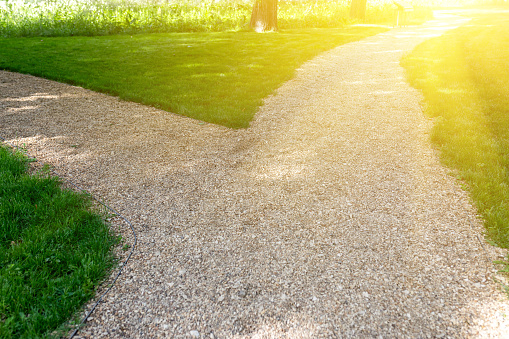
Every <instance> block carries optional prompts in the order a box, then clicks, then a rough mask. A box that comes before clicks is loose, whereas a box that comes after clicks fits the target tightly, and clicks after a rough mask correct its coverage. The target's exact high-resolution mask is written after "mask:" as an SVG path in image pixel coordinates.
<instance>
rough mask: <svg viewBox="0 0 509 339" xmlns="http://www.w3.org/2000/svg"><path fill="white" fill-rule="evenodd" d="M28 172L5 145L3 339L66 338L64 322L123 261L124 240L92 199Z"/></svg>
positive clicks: (0, 266)
mask: <svg viewBox="0 0 509 339" xmlns="http://www.w3.org/2000/svg"><path fill="white" fill-rule="evenodd" d="M27 169H28V160H27V158H25V157H24V156H23V155H21V154H20V153H12V152H11V150H10V149H7V148H5V147H4V146H0V338H40V337H48V336H52V335H51V334H52V333H53V331H55V330H59V331H64V332H63V333H60V334H61V335H62V334H64V335H65V328H63V325H62V324H64V323H65V322H66V321H67V320H68V319H69V318H70V317H71V316H72V315H73V314H75V312H76V311H77V310H78V309H79V308H80V307H81V306H82V305H83V304H84V303H85V302H86V301H88V300H89V299H90V298H91V297H92V296H93V295H94V292H95V288H96V286H97V284H98V283H100V282H101V281H102V280H103V279H104V278H105V277H106V276H107V274H108V272H109V270H110V269H111V268H112V267H113V265H114V264H115V259H114V257H113V254H112V252H111V248H112V246H113V245H114V244H116V243H117V240H118V239H117V238H116V237H114V236H113V235H112V234H111V233H110V230H109V227H108V225H107V224H105V223H104V222H103V218H102V216H101V215H100V214H98V213H95V212H91V208H92V203H91V201H90V199H89V198H88V197H86V196H84V195H83V194H78V193H75V192H73V191H69V190H62V189H61V187H60V181H59V179H58V178H55V177H50V176H49V175H48V174H47V172H46V173H45V172H41V173H39V174H38V175H29V174H28V173H27ZM56 333H58V332H55V333H53V334H56Z"/></svg>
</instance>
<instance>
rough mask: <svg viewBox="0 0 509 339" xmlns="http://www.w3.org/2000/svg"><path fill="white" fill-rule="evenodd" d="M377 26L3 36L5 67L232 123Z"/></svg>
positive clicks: (243, 122)
mask: <svg viewBox="0 0 509 339" xmlns="http://www.w3.org/2000/svg"><path fill="white" fill-rule="evenodd" d="M383 31H386V29H384V28H378V27H345V28H324V29H298V30H287V31H281V32H278V33H263V34H260V33H254V32H217V33H164V34H163V33H161V34H139V35H133V36H132V37H131V36H126V35H118V36H99V37H54V38H41V37H39V38H8V39H0V69H7V70H11V71H16V72H21V73H29V74H33V75H36V76H40V77H45V78H48V79H52V80H57V81H62V82H67V83H70V84H75V85H79V86H83V87H85V88H88V89H92V90H95V91H100V92H104V93H109V94H112V95H117V96H119V97H120V98H122V99H125V100H129V101H135V102H139V103H142V104H146V105H151V106H154V107H157V108H161V109H164V110H167V111H170V112H174V113H177V114H181V115H185V116H188V117H191V118H194V119H199V120H203V121H207V122H211V123H215V124H220V125H224V126H227V127H231V128H245V127H248V126H249V122H250V121H251V120H252V118H253V116H254V114H255V113H256V112H257V110H258V107H259V106H260V105H261V104H262V100H263V98H265V97H266V96H268V95H270V94H271V93H273V92H274V91H275V90H276V89H277V88H278V87H279V86H280V85H281V84H282V83H283V82H285V81H287V80H289V79H291V78H292V77H293V75H294V73H295V69H296V68H298V67H299V66H300V65H302V64H303V63H304V62H305V61H307V60H309V59H311V58H313V57H314V56H316V55H318V54H319V53H321V52H324V51H326V50H329V49H331V48H334V47H336V46H339V45H342V44H345V43H348V42H351V41H356V40H360V39H363V38H365V37H367V36H370V35H374V34H377V33H380V32H383Z"/></svg>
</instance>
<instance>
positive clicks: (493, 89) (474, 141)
mask: <svg viewBox="0 0 509 339" xmlns="http://www.w3.org/2000/svg"><path fill="white" fill-rule="evenodd" d="M508 60H509V17H508V15H507V13H504V14H491V15H484V16H479V17H477V18H475V19H474V20H473V21H472V22H470V23H469V24H467V25H466V26H464V27H462V28H459V29H456V30H454V31H451V32H449V33H448V34H445V35H444V36H442V37H439V38H435V39H432V40H429V41H427V42H425V43H423V44H421V45H420V46H418V47H417V48H416V49H415V50H414V51H413V52H412V53H411V54H410V55H408V56H407V57H406V58H405V59H404V60H403V61H402V65H403V66H404V67H405V68H406V69H407V71H408V77H409V79H410V81H411V83H412V85H413V86H415V87H416V88H418V89H420V90H422V92H423V93H424V98H425V99H424V108H425V112H426V114H428V115H429V116H430V117H432V118H434V121H435V125H434V129H433V134H432V140H433V142H434V143H435V145H436V146H437V148H438V149H439V150H440V154H441V158H442V160H443V162H444V163H445V164H446V165H447V166H449V167H450V168H452V169H454V171H455V173H457V176H458V177H459V178H460V179H461V180H463V182H464V183H465V187H466V189H467V190H469V191H470V193H471V196H472V199H473V201H474V203H475V205H476V206H477V208H478V211H479V212H480V213H481V214H482V216H483V218H484V219H485V225H486V230H487V235H488V238H489V239H491V240H492V241H494V242H495V243H496V244H497V245H499V246H502V247H505V248H508V247H509V63H508Z"/></svg>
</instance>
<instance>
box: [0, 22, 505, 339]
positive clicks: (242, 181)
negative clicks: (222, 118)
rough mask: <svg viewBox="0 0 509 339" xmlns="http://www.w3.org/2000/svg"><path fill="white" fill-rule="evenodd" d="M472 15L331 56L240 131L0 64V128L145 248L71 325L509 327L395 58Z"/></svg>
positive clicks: (224, 334)
mask: <svg viewBox="0 0 509 339" xmlns="http://www.w3.org/2000/svg"><path fill="white" fill-rule="evenodd" d="M462 23H464V19H461V18H458V17H453V16H440V17H439V18H438V19H437V20H434V21H431V22H429V23H428V24H426V25H424V26H420V27H407V28H398V29H393V30H391V31H389V32H388V33H385V34H380V35H378V36H375V37H371V38H368V39H365V40H363V41H360V42H356V43H351V44H347V45H344V46H341V47H339V48H336V49H334V50H331V51H330V52H327V53H325V54H323V55H321V56H319V57H318V58H316V59H314V60H312V61H310V62H308V63H306V64H305V65H303V66H302V67H301V68H300V69H299V70H298V72H297V75H296V77H295V79H294V80H292V81H289V82H287V83H286V84H284V85H283V86H282V87H281V88H280V89H279V90H278V91H277V93H276V94H275V95H274V96H272V97H270V98H267V99H266V101H265V105H264V106H263V107H262V108H261V110H260V112H259V114H258V115H257V117H256V119H255V121H254V122H253V123H252V127H251V128H249V129H247V130H229V129H226V128H223V127H218V126H215V125H210V124H204V123H201V122H199V121H194V120H191V119H188V118H185V117H181V116H177V115H174V114H171V113H168V112H164V111H160V110H157V109H154V108H150V107H144V106H142V105H138V104H134V103H130V102H123V101H120V100H118V99H117V98H113V97H109V96H106V95H102V94H97V93H94V92H91V91H88V90H84V89H81V88H77V87H73V86H69V85H64V84H59V83H56V82H52V81H47V80H43V79H39V78H35V77H32V76H26V75H20V74H16V73H9V72H0V134H1V135H3V136H5V137H7V138H8V139H10V141H11V142H15V143H17V144H22V145H25V147H26V148H27V149H28V152H29V153H30V154H32V155H35V156H37V158H38V159H40V160H42V161H44V162H47V163H49V164H51V165H53V166H54V167H55V169H56V170H57V171H58V172H59V173H60V174H61V176H63V177H66V178H70V179H72V180H74V181H76V182H77V183H78V184H80V185H82V186H83V187H85V188H87V189H88V190H89V191H90V192H92V193H94V194H96V195H97V196H100V197H102V198H103V199H105V200H106V201H107V202H108V203H110V204H111V205H112V206H113V207H114V208H116V209H118V210H119V211H120V212H121V213H123V214H124V215H125V216H126V217H128V218H129V219H130V220H131V221H132V222H133V224H134V225H135V228H136V230H137V232H138V237H139V246H138V248H137V249H136V251H135V252H134V255H133V257H132V259H131V262H130V263H129V265H128V266H127V267H126V271H125V272H124V273H123V274H122V275H121V277H120V278H119V280H118V282H117V284H116V286H115V287H114V288H113V289H112V291H111V293H110V294H108V295H107V296H106V298H105V300H104V302H103V303H101V304H100V305H99V306H98V308H97V310H96V311H95V312H94V313H93V314H92V317H91V319H89V321H88V323H87V326H85V327H84V328H83V329H82V330H81V331H80V332H79V334H78V336H77V337H85V338H165V337H172V338H246V337H252V338H330V337H367V338H369V337H376V338H378V337H394V338H404V337H412V338H442V337H455V338H464V337H472V338H478V337H503V336H504V334H507V331H508V328H509V327H508V320H507V318H506V314H507V315H509V307H508V301H507V298H506V297H505V296H504V295H503V293H502V292H501V291H500V289H499V287H498V285H497V284H496V283H494V282H493V280H492V279H493V272H494V268H493V266H492V265H491V263H490V261H489V260H490V259H489V258H491V259H494V258H497V257H498V256H501V255H503V251H502V250H500V249H496V248H493V247H489V246H488V245H486V244H484V246H486V248H487V250H488V255H489V257H488V256H487V253H486V252H485V251H484V250H483V247H482V245H481V243H480V242H479V240H478V237H479V235H480V237H481V238H482V224H481V222H480V221H479V219H478V218H477V216H476V211H475V209H474V208H473V207H472V205H471V204H470V201H469V198H468V196H467V194H466V193H465V192H464V191H462V190H461V189H460V187H459V184H458V183H457V182H456V181H455V179H454V178H452V177H451V176H449V175H448V171H447V170H446V169H444V168H443V167H442V166H441V165H440V164H439V161H438V160H437V155H436V152H435V151H433V149H432V148H431V146H430V144H429V141H428V132H429V130H430V126H431V122H430V121H429V120H427V119H426V118H425V117H424V116H423V114H422V112H421V109H420V106H419V101H420V100H421V96H420V94H419V93H418V92H417V91H416V90H414V89H412V88H411V87H409V85H408V84H407V83H406V82H405V75H404V71H403V69H402V68H401V67H400V66H399V60H400V58H401V57H402V55H403V54H404V53H405V52H407V51H410V50H411V49H412V48H413V47H415V46H416V45H417V44H418V43H419V42H422V41H424V40H425V39H427V38H430V37H432V36H436V35H440V34H442V33H443V32H444V31H445V30H447V29H450V28H453V27H455V26H457V25H459V24H462Z"/></svg>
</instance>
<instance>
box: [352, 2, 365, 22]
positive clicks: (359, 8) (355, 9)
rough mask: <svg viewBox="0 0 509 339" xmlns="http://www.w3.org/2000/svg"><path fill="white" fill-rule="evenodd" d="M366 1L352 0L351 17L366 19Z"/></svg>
mask: <svg viewBox="0 0 509 339" xmlns="http://www.w3.org/2000/svg"><path fill="white" fill-rule="evenodd" d="M366 1H367V0H352V3H351V5H350V18H352V19H360V20H364V19H365V18H366Z"/></svg>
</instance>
